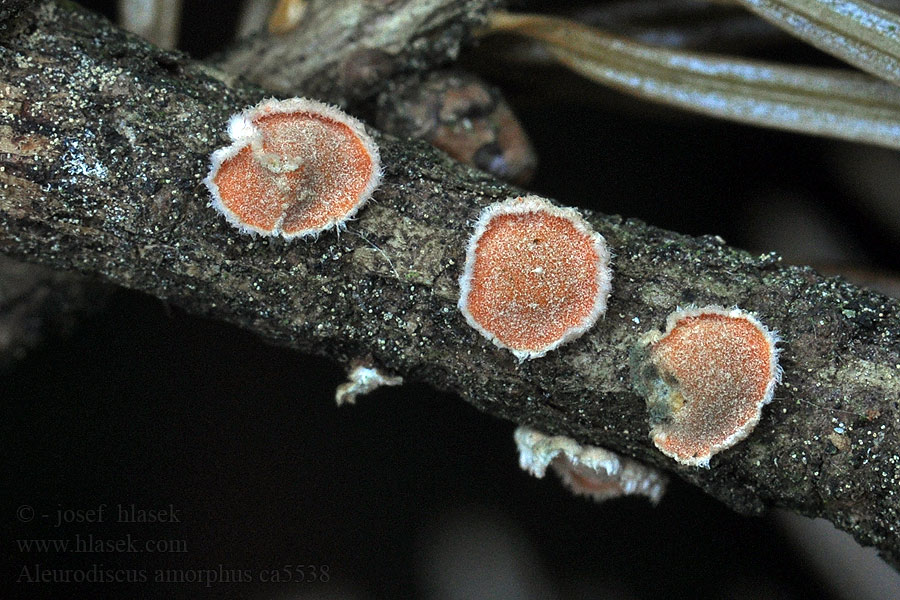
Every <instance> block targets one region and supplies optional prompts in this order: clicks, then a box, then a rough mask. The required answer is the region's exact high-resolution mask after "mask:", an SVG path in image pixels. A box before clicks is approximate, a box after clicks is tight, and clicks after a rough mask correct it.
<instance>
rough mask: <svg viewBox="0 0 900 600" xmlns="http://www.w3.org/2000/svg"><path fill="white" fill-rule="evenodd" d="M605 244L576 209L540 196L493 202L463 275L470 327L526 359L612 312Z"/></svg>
mask: <svg viewBox="0 0 900 600" xmlns="http://www.w3.org/2000/svg"><path fill="white" fill-rule="evenodd" d="M611 278H612V273H611V272H610V269H609V252H608V251H607V249H606V242H605V240H604V239H603V236H601V235H600V234H598V233H595V232H594V231H593V230H592V229H591V226H590V225H588V224H587V222H585V220H584V219H582V218H581V215H579V214H578V212H577V211H575V210H574V209H571V208H558V207H556V206H553V205H552V204H550V202H548V201H547V200H545V199H543V198H540V197H538V196H527V197H525V198H510V199H509V200H506V201H504V202H500V203H496V204H492V205H491V206H489V207H487V208H486V209H485V210H484V211H483V212H482V213H481V217H480V218H479V219H478V223H477V224H476V225H475V233H474V234H473V235H472V238H471V239H470V241H469V246H468V250H467V252H466V266H465V270H464V271H463V274H462V277H460V280H459V287H460V298H459V309H460V311H462V313H463V315H465V317H466V320H467V321H468V322H469V325H471V326H472V327H474V328H475V329H477V330H478V331H479V332H481V333H482V334H483V335H484V336H485V337H486V338H488V339H489V340H491V341H492V342H494V344H496V345H497V346H500V347H501V348H508V349H509V350H510V351H512V353H513V354H514V355H515V356H516V357H518V359H519V360H525V359H531V358H537V357H539V356H544V355H545V354H546V353H547V352H549V351H550V350H553V349H554V348H556V347H558V346H559V345H561V344H564V343H565V342H568V341H569V340H572V339H575V338H576V337H578V336H580V335H581V334H583V333H584V332H585V331H587V330H588V329H589V328H590V327H591V325H593V324H594V322H596V320H597V318H598V317H599V316H600V315H602V314H603V313H604V312H605V311H606V297H607V296H608V295H609V291H610V279H611Z"/></svg>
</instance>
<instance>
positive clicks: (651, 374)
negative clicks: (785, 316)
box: [632, 306, 781, 468]
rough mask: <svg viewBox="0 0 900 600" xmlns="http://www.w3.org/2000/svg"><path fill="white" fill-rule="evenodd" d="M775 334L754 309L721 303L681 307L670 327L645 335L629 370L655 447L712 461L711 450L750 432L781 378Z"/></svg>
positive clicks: (689, 460) (690, 459)
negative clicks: (647, 413) (747, 310)
mask: <svg viewBox="0 0 900 600" xmlns="http://www.w3.org/2000/svg"><path fill="white" fill-rule="evenodd" d="M777 341H778V338H777V336H776V335H775V334H774V333H771V332H769V331H768V330H767V329H766V328H765V326H763V324H762V323H760V322H759V321H758V320H757V319H756V318H755V317H753V316H752V315H750V314H748V313H745V312H744V311H742V310H739V309H737V308H735V309H732V310H727V309H724V308H721V307H718V306H708V307H706V308H699V309H688V310H679V311H676V312H674V313H672V314H671V315H669V318H668V320H667V322H666V332H665V333H660V332H659V331H652V332H650V333H648V334H646V335H645V336H644V337H643V338H642V339H641V341H640V342H639V343H638V346H637V347H636V349H635V353H634V355H633V359H632V376H633V379H634V384H635V388H636V389H637V391H638V392H639V393H641V394H642V395H644V397H645V398H646V400H647V408H648V409H649V411H650V425H651V431H650V435H651V437H652V438H653V443H654V444H655V445H656V447H657V448H659V450H660V451H661V452H662V453H663V454H665V455H666V456H669V457H671V458H674V459H675V460H676V461H678V462H679V463H682V464H685V465H692V466H701V467H707V468H708V467H709V459H710V457H711V456H712V455H713V454H715V453H716V452H719V451H720V450H724V449H725V448H729V447H731V446H733V445H734V444H736V443H738V442H739V441H741V440H743V439H744V438H745V437H747V436H748V435H749V434H750V432H751V431H752V430H753V428H754V427H755V426H756V424H757V423H758V422H759V418H760V415H761V412H762V407H763V405H765V404H768V403H769V402H770V401H771V400H772V395H773V394H774V391H775V385H776V383H778V382H779V381H780V380H781V369H780V368H779V367H778V350H777V349H776V347H775V344H776V342H777Z"/></svg>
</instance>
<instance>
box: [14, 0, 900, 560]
mask: <svg viewBox="0 0 900 600" xmlns="http://www.w3.org/2000/svg"><path fill="white" fill-rule="evenodd" d="M0 65H2V68H0V89H3V90H4V96H3V98H2V101H0V149H2V153H0V186H2V187H0V189H2V195H0V250H2V251H3V252H5V253H8V254H11V255H15V256H18V257H22V258H28V259H29V260H35V261H40V262H42V263H44V264H47V265H51V266H53V267H55V268H60V269H73V270H80V271H83V272H85V273H90V274H95V275H99V276H102V277H105V278H106V279H108V280H109V281H112V282H115V283H118V284H120V285H124V286H128V287H130V288H133V289H137V290H142V291H144V292H146V293H148V294H152V295H154V296H156V297H158V298H162V299H165V300H167V301H171V302H173V303H176V304H178V305H180V306H182V307H184V308H185V309H186V310H188V311H191V312H193V313H196V314H201V315H207V316H211V317H214V318H218V319H222V320H225V321H228V322H231V323H234V324H236V325H239V326H241V327H244V328H246V329H248V330H251V331H254V332H256V333H257V334H258V335H260V336H262V337H264V338H265V339H268V340H270V341H272V342H274V343H278V344H283V345H285V346H289V347H292V348H297V349H300V350H303V351H306V352H314V353H318V354H323V355H327V356H330V357H332V358H334V359H335V360H338V361H341V362H344V363H349V362H350V360H351V359H352V358H354V357H359V356H365V355H371V356H372V358H373V359H374V360H375V361H376V362H377V363H379V364H380V365H381V366H383V367H384V368H386V369H388V370H389V371H392V372H394V373H396V374H398V375H402V376H403V377H404V378H407V379H413V380H420V381H426V382H429V383H430V384H432V385H434V386H436V387H438V388H441V389H445V390H450V391H453V392H455V393H457V394H459V395H460V396H462V397H463V398H465V399H466V400H467V401H468V402H470V403H471V404H473V405H474V406H476V407H477V408H479V409H481V410H483V411H485V412H487V413H490V414H493V415H496V416H498V417H501V418H504V419H508V420H510V421H514V422H517V423H523V424H529V425H533V426H534V427H536V428H538V429H540V430H542V431H545V432H547V433H550V434H565V435H568V436H571V437H573V438H575V439H577V440H579V441H580V442H582V443H588V444H593V445H599V446H604V447H608V448H611V449H613V450H615V451H618V452H620V453H623V454H626V455H628V456H632V457H635V458H637V459H639V460H642V461H644V462H647V463H651V464H653V465H655V466H658V467H661V468H664V469H667V470H670V471H673V472H676V473H678V474H679V475H680V476H681V477H683V478H684V479H686V480H688V481H690V482H692V483H694V484H695V485H697V486H699V487H700V488H702V489H704V490H706V491H707V492H709V493H710V494H713V495H714V496H716V497H718V498H720V499H721V500H722V501H723V502H725V503H726V504H728V505H729V506H731V507H732V508H734V509H736V510H739V511H743V512H747V513H754V512H760V511H762V510H764V509H765V508H767V507H770V506H784V507H787V508H790V509H792V510H795V511H799V512H802V513H803V514H807V515H813V516H823V517H825V518H828V519H829V520H831V521H833V522H834V523H835V524H836V525H838V526H839V527H841V528H843V529H845V530H847V531H850V532H851V533H853V535H854V536H855V537H856V538H857V539H858V540H860V541H861V542H863V543H866V544H874V545H876V546H878V547H879V548H880V549H881V551H882V553H883V554H884V555H885V556H886V557H887V558H888V559H889V560H891V561H893V562H894V564H897V562H898V559H900V538H898V533H897V531H896V524H897V522H898V520H900V496H898V495H896V494H895V493H894V490H896V489H897V488H898V484H900V461H898V459H897V456H898V455H900V439H898V437H900V436H898V430H897V423H898V422H900V303H898V302H897V301H895V300H890V299H888V298H885V297H883V296H880V295H877V294H875V293H872V292H869V291H865V290H860V289H858V288H855V287H853V286H851V285H850V284H848V283H846V282H844V281H842V280H835V279H826V278H823V277H821V276H819V275H817V274H815V273H814V272H813V271H811V270H810V269H806V268H787V267H783V266H781V265H780V264H779V261H778V259H777V257H774V256H771V255H765V256H761V257H755V256H751V255H749V254H747V253H746V252H742V251H740V250H735V249H732V248H728V247H726V246H724V245H723V244H722V243H721V241H720V240H718V239H717V238H714V237H703V238H691V237H688V236H684V235H680V234H677V233H673V232H668V231H663V230H660V229H657V228H654V227H650V226H647V225H645V224H643V223H640V222H637V221H623V220H622V219H621V218H618V217H606V216H602V215H598V214H592V213H588V214H587V215H586V218H587V219H588V220H589V221H590V222H591V223H592V224H593V225H594V227H596V229H597V230H598V231H599V232H601V233H602V234H603V235H604V236H605V237H606V238H607V240H608V242H609V244H610V246H611V247H612V248H613V249H614V251H615V253H616V260H615V264H614V268H615V279H614V291H613V294H612V296H611V297H610V300H609V306H610V309H609V312H608V314H607V315H606V318H605V320H604V321H603V322H602V323H600V324H598V325H597V326H596V327H594V328H593V329H592V330H591V331H590V332H588V334H586V335H585V336H584V337H582V338H581V339H579V340H578V341H576V342H573V343H572V344H570V345H568V346H565V347H564V348H562V349H561V350H559V351H556V352H555V353H554V354H553V355H551V356H548V357H546V358H543V359H540V360H535V361H530V362H527V363H524V364H519V363H518V362H517V361H516V360H515V359H514V358H513V357H512V355H511V354H510V353H509V352H506V351H503V350H500V349H498V348H496V347H494V346H493V345H491V344H490V343H489V342H487V341H486V340H485V339H483V338H482V337H481V336H480V335H479V334H478V333H476V332H475V331H474V330H472V329H471V328H470V327H468V326H467V325H466V323H465V320H464V319H463V318H462V317H461V316H460V314H459V312H458V311H457V309H456V300H457V294H458V288H457V278H458V276H459V270H460V265H461V263H462V261H463V257H464V249H465V244H466V241H467V239H468V237H469V235H470V233H471V231H470V224H471V222H472V220H473V219H474V218H475V217H476V215H477V214H478V213H479V211H480V210H481V209H482V208H483V207H484V206H485V205H486V204H488V203H490V202H493V201H496V200H500V199H503V198H505V197H507V196H509V195H513V194H515V193H516V190H515V189H512V188H510V187H508V186H507V185H505V184H502V183H500V182H497V181H495V180H493V179H491V178H490V177H488V176H486V175H483V174H481V173H478V172H476V171H473V170H471V169H470V168H468V167H465V166H462V165H460V164H458V163H455V162H453V161H452V160H450V159H449V158H447V157H446V156H445V155H443V154H441V153H439V152H437V151H435V150H433V149H432V148H431V147H430V146H428V145H427V144H425V143H422V142H410V141H400V140H397V139H395V138H392V137H389V136H385V135H382V134H378V133H377V132H376V133H375V136H376V138H377V140H378V143H379V145H380V147H381V151H382V159H383V163H384V165H385V177H384V183H383V185H382V187H381V189H380V190H379V191H378V192H377V194H376V198H375V199H376V201H375V202H373V203H371V204H370V205H369V206H367V207H366V208H365V210H363V211H362V212H361V213H360V215H359V218H358V220H356V221H354V222H353V223H352V225H351V226H350V229H349V230H348V231H347V232H346V233H345V234H342V235H341V236H340V237H339V238H338V237H337V236H335V235H332V234H324V235H322V236H320V237H319V238H318V239H317V240H309V241H300V242H294V243H285V242H283V241H281V240H276V239H260V238H253V237H248V236H243V235H240V234H238V233H237V232H236V231H235V230H234V229H232V228H231V227H230V226H228V225H227V224H226V223H225V221H224V220H223V219H222V218H221V217H220V216H219V215H218V214H216V213H215V212H214V211H212V210H210V209H209V208H208V206H207V202H208V199H207V196H206V192H205V190H204V189H203V187H202V186H201V184H200V181H201V179H202V178H203V177H204V175H205V174H206V171H207V161H208V156H209V154H210V153H211V152H212V151H213V150H214V149H215V148H217V147H219V146H221V145H223V144H225V143H227V139H226V135H225V132H224V129H225V123H226V121H227V119H228V116H229V115H230V114H232V113H234V112H236V111H237V110H239V109H241V108H242V107H244V106H246V105H248V104H252V103H254V102H256V101H258V100H259V99H260V98H262V97H263V96H264V95H265V92H263V91H262V90H260V89H258V88H255V87H252V86H249V85H245V84H241V83H235V82H234V80H233V79H232V78H230V77H228V76H225V75H224V74H221V73H219V72H218V71H216V70H215V69H212V68H210V67H209V66H207V65H205V64H202V63H197V62H193V61H191V60H188V59H187V58H185V57H184V56H182V55H178V54H172V53H166V52H162V51H160V50H158V49H155V48H153V47H151V46H149V45H146V44H144V43H142V42H140V41H139V40H136V39H135V38H134V37H133V36H129V35H124V34H122V33H121V32H119V31H117V30H115V29H114V28H112V27H111V26H110V25H109V24H108V23H106V22H105V21H103V20H102V19H99V18H97V17H94V16H91V15H87V14H84V13H82V12H79V11H77V10H72V9H68V8H62V7H60V6H57V5H54V4H45V5H42V6H41V7H40V9H38V10H36V11H35V12H34V14H33V16H31V17H30V19H29V23H28V27H25V28H22V29H21V30H20V32H19V33H18V34H15V35H10V36H7V37H6V38H4V40H3V42H2V46H0ZM688 303H696V304H701V305H702V304H708V303H717V304H722V305H726V306H728V305H732V304H739V305H740V306H741V307H743V308H744V309H747V310H752V311H755V312H756V313H757V314H758V315H759V316H760V318H761V319H762V320H763V321H764V322H765V323H766V324H767V325H768V326H769V327H771V328H774V329H778V330H779V331H780V332H781V337H782V339H783V340H784V342H783V343H782V357H781V364H782V366H783V367H784V369H785V377H784V383H783V384H782V385H781V386H780V387H779V388H778V390H776V398H775V401H774V402H773V404H772V405H770V406H769V407H767V408H766V410H765V412H764V415H763V419H762V421H761V423H760V424H759V426H758V427H757V429H756V430H755V431H754V433H753V434H752V435H751V436H750V437H749V438H748V439H747V440H746V441H744V442H742V443H741V444H739V445H738V446H736V447H735V448H733V449H730V450H728V451H726V452H723V453H721V454H720V455H717V456H716V457H714V458H713V462H712V469H710V470H696V469H691V468H686V467H680V466H678V465H676V464H675V463H673V462H672V461H671V460H669V459H667V458H665V457H664V456H663V455H661V454H660V453H659V452H658V451H657V450H656V449H655V448H654V447H653V446H652V444H651V443H650V440H649V438H648V435H647V431H648V426H647V415H646V408H645V403H644V400H643V399H642V398H640V397H639V396H637V395H636V394H635V393H634V391H633V390H632V389H631V385H630V383H629V375H628V369H627V364H628V355H629V351H630V349H631V348H632V346H633V344H634V343H635V342H636V341H637V340H638V338H639V337H640V336H641V335H642V334H643V333H644V332H645V331H646V330H648V329H649V328H651V327H659V326H660V325H661V324H662V322H663V321H664V319H665V316H666V315H667V314H668V313H669V312H671V311H672V310H673V309H674V308H675V307H676V306H677V305H679V304H681V305H684V304H688ZM298 426H302V419H298ZM401 468H402V467H401ZM510 468H515V466H514V465H512V464H511V465H510Z"/></svg>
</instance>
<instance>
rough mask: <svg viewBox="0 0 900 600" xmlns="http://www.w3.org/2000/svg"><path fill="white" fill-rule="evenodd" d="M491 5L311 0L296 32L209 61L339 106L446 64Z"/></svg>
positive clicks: (477, 0) (490, 0)
mask: <svg viewBox="0 0 900 600" xmlns="http://www.w3.org/2000/svg"><path fill="white" fill-rule="evenodd" d="M496 3H497V0H424V1H423V0H397V1H394V2H359V1H357V0H310V1H309V2H308V4H307V6H306V9H305V11H304V15H303V19H302V20H301V21H300V23H299V24H298V26H297V27H296V28H295V29H293V30H291V31H288V32H286V33H283V34H280V35H276V34H269V33H263V34H260V35H256V36H252V37H250V38H247V39H246V40H243V41H241V42H239V43H238V44H237V45H236V46H234V47H233V48H232V49H230V50H229V51H228V52H226V53H225V54H223V55H222V56H220V57H218V58H217V59H215V62H216V63H217V64H218V66H219V67H220V68H221V69H222V70H223V71H226V72H228V73H240V74H241V76H243V77H245V78H247V79H249V80H250V81H253V82H254V83H256V84H258V85H261V86H262V87H264V88H266V89H268V90H270V91H272V92H276V93H279V94H288V95H301V96H304V95H305V96H311V97H314V98H319V99H320V100H327V101H329V102H333V103H335V104H339V105H341V106H347V105H350V104H352V103H354V102H359V101H360V100H362V99H365V98H372V97H374V96H375V95H376V94H377V93H379V92H382V91H385V90H386V89H387V87H388V85H389V83H390V81H391V79H392V78H393V77H397V76H398V75H402V74H403V73H413V72H418V71H421V70H422V67H423V66H425V65H439V64H447V63H450V62H452V61H453V60H454V59H455V58H456V56H457V54H458V53H459V49H460V46H461V44H462V42H463V40H464V38H465V37H466V35H467V33H468V31H469V29H471V28H472V27H473V26H475V25H478V24H480V23H483V22H484V19H485V13H486V11H487V9H488V8H490V7H491V6H493V5H494V4H496Z"/></svg>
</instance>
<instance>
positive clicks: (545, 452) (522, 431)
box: [514, 426, 667, 504]
mask: <svg viewBox="0 0 900 600" xmlns="http://www.w3.org/2000/svg"><path fill="white" fill-rule="evenodd" d="M514 437H515V440H516V446H517V447H518V449H519V465H520V466H521V467H522V469H523V470H525V471H528V472H529V473H531V474H532V475H534V476H535V477H538V478H542V477H543V476H544V474H545V473H546V472H547V467H548V466H549V467H550V468H551V469H553V470H554V471H555V472H556V474H557V475H559V477H560V479H562V481H563V483H564V484H565V485H566V487H568V488H569V489H570V490H572V492H573V493H575V494H576V495H579V496H588V497H590V498H593V499H594V500H597V501H598V502H600V501H603V500H609V499H610V498H619V497H621V496H631V495H640V496H645V497H647V498H649V499H650V501H651V502H653V503H654V504H656V503H657V502H659V500H660V499H661V498H662V496H663V493H664V492H665V490H666V483H667V479H666V477H665V475H663V474H662V473H660V472H659V471H657V470H656V469H654V468H652V467H648V466H646V465H643V464H641V463H639V462H637V461H636V460H632V459H630V458H625V457H622V456H619V455H618V454H616V453H615V452H612V451H611V450H606V449H605V448H599V447H597V446H582V445H580V444H578V443H577V442H576V441H575V440H573V439H571V438H568V437H565V436H549V435H546V434H543V433H541V432H539V431H536V430H534V429H532V428H530V427H524V426H522V427H519V428H518V429H516V433H515V436H514Z"/></svg>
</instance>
